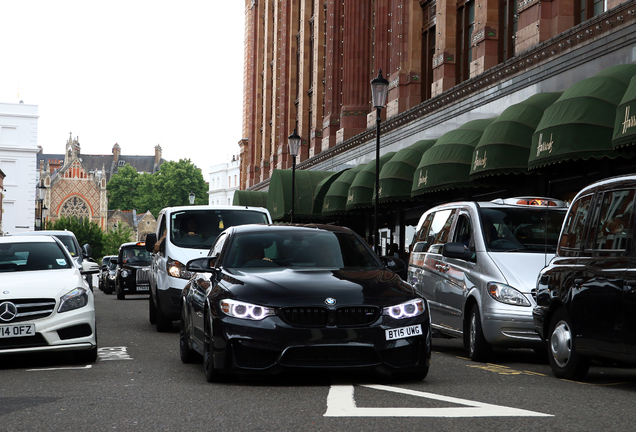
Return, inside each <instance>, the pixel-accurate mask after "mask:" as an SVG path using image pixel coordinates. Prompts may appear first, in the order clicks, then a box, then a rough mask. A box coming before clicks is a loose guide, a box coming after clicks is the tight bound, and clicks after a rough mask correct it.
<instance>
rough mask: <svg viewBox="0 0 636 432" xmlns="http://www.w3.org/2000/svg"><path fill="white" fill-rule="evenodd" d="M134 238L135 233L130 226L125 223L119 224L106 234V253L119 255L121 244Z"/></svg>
mask: <svg viewBox="0 0 636 432" xmlns="http://www.w3.org/2000/svg"><path fill="white" fill-rule="evenodd" d="M133 240H134V233H133V231H132V230H131V229H130V227H129V226H128V225H126V224H124V223H121V224H118V226H117V228H116V229H115V230H113V231H110V232H107V233H105V234H104V254H103V256H106V255H117V253H118V252H119V246H121V244H122V243H127V242H131V241H133Z"/></svg>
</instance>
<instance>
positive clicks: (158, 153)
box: [155, 144, 161, 169]
mask: <svg viewBox="0 0 636 432" xmlns="http://www.w3.org/2000/svg"><path fill="white" fill-rule="evenodd" d="M160 163H161V146H160V145H159V144H157V145H156V146H155V169H156V168H157V167H158V166H159V164H160Z"/></svg>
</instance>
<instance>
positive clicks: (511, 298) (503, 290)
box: [488, 282, 530, 306]
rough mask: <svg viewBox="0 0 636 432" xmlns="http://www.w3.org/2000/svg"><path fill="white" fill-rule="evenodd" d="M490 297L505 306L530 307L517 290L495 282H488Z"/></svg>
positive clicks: (524, 297)
mask: <svg viewBox="0 0 636 432" xmlns="http://www.w3.org/2000/svg"><path fill="white" fill-rule="evenodd" d="M488 293H489V294H490V297H492V298H494V299H495V300H497V301H500V302H502V303H505V304H509V305H514V306H530V302H529V301H528V299H527V298H526V296H524V295H523V294H521V292H519V291H518V290H517V289H515V288H513V287H511V286H508V285H504V284H502V283H497V282H488Z"/></svg>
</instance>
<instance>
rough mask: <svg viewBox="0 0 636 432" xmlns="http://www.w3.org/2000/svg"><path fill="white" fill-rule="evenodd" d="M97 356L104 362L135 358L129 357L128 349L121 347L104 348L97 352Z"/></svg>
mask: <svg viewBox="0 0 636 432" xmlns="http://www.w3.org/2000/svg"><path fill="white" fill-rule="evenodd" d="M97 355H98V356H99V359H100V360H102V361H105V360H132V359H133V358H132V357H131V356H129V355H128V351H127V348H126V347H125V346H121V347H104V348H99V349H98V350H97Z"/></svg>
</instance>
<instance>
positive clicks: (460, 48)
mask: <svg viewBox="0 0 636 432" xmlns="http://www.w3.org/2000/svg"><path fill="white" fill-rule="evenodd" d="M458 5H459V7H458V8H457V55H456V57H457V58H456V61H457V63H456V65H457V71H456V72H457V84H459V83H460V82H463V81H466V80H467V79H468V78H470V67H469V66H470V62H471V61H472V60H473V58H472V55H473V47H472V43H471V39H472V37H473V31H474V30H475V2H474V0H468V1H465V2H460V3H458Z"/></svg>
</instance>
